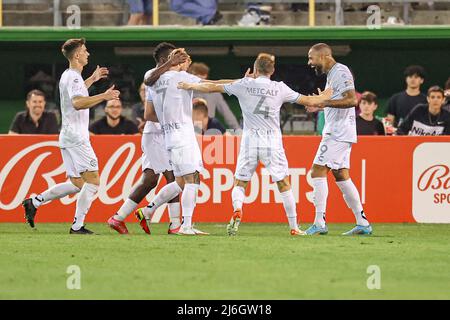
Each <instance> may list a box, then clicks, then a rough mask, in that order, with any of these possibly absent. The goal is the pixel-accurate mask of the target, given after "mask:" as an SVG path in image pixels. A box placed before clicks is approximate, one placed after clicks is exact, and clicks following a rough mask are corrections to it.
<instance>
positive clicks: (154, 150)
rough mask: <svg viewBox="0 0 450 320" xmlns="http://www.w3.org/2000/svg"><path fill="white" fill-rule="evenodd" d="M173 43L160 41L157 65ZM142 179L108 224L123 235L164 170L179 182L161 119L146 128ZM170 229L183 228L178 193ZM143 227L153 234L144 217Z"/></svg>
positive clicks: (177, 58)
mask: <svg viewBox="0 0 450 320" xmlns="http://www.w3.org/2000/svg"><path fill="white" fill-rule="evenodd" d="M175 49H176V48H175V46H174V45H173V44H170V43H167V42H162V43H160V44H158V45H157V46H156V48H155V51H154V52H153V57H154V59H155V62H156V64H157V67H159V66H161V65H163V64H164V63H166V62H168V61H169V54H170V53H171V52H172V51H173V50H175ZM185 60H186V58H183V56H180V55H172V57H171V60H170V61H169V63H171V64H173V65H178V64H180V62H183V61H185ZM153 70H154V69H152V70H149V71H147V73H146V74H145V76H144V80H145V79H147V78H148V77H149V75H150V74H151V73H152V72H153ZM145 90H146V95H148V90H149V89H148V87H147V86H146V87H145ZM148 111H149V110H148V106H145V113H144V118H145V119H146V120H147V119H149V118H150V116H149V115H148ZM141 145H142V152H143V153H142V178H141V180H140V181H139V183H138V184H137V185H136V187H135V188H134V189H133V191H132V192H131V194H130V195H129V196H128V199H126V200H125V201H124V203H123V204H122V206H121V207H120V209H119V211H117V213H116V214H115V215H114V216H112V217H111V218H109V220H108V225H109V226H110V227H111V228H112V229H114V230H116V231H117V232H119V233H120V234H128V229H127V227H126V225H125V222H124V220H125V219H126V217H128V216H129V215H130V214H131V213H132V212H133V211H134V210H136V207H137V206H138V204H139V203H140V202H141V201H142V200H143V199H144V198H145V196H146V195H147V194H148V193H149V192H150V191H151V190H152V189H154V188H155V187H156V186H157V184H158V180H159V176H160V174H161V173H162V174H163V175H164V177H165V178H166V181H167V183H171V182H174V181H175V176H174V175H173V170H172V166H171V164H170V163H169V155H168V152H167V150H166V147H165V143H164V135H163V132H162V129H161V125H160V124H159V123H158V122H154V121H150V120H147V121H146V122H145V127H144V131H143V133H142V142H141ZM168 207H169V219H170V225H169V231H168V234H175V233H177V232H178V231H179V229H180V226H181V221H180V198H179V196H178V195H176V196H175V197H174V198H173V199H169V202H168ZM141 227H142V228H143V229H144V231H145V232H146V233H147V234H150V233H151V232H150V228H149V227H148V224H147V223H146V221H145V220H141Z"/></svg>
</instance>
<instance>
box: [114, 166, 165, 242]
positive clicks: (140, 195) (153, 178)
mask: <svg viewBox="0 0 450 320" xmlns="http://www.w3.org/2000/svg"><path fill="white" fill-rule="evenodd" d="M158 179H159V174H156V173H155V172H154V171H153V170H152V169H145V170H144V172H143V173H142V178H141V180H140V181H139V183H138V184H137V185H136V186H135V187H134V189H133V190H132V191H131V193H130V195H129V196H128V198H127V199H126V200H125V201H124V203H123V204H122V206H121V207H120V209H119V210H118V211H117V213H116V214H115V215H114V216H112V217H111V218H109V220H108V225H109V226H110V227H111V228H112V229H114V230H116V231H117V232H118V233H120V234H128V229H127V227H126V225H125V222H124V220H125V219H126V218H127V217H128V216H129V215H130V214H131V213H132V212H133V211H134V210H136V208H137V206H138V204H139V203H140V202H141V201H142V200H143V199H144V198H145V197H146V196H147V194H148V193H149V192H150V191H152V190H153V189H154V188H155V187H156V185H157V183H158ZM143 224H144V225H143ZM143 224H142V222H141V227H142V228H143V229H144V231H145V232H146V233H148V234H150V229H149V227H148V225H147V223H145V220H144V221H143Z"/></svg>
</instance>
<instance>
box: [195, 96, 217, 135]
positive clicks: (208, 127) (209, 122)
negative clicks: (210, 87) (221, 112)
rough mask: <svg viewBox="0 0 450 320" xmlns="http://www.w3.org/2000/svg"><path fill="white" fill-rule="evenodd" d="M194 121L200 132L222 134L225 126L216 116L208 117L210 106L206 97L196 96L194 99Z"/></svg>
mask: <svg viewBox="0 0 450 320" xmlns="http://www.w3.org/2000/svg"><path fill="white" fill-rule="evenodd" d="M192 104H193V106H192V121H194V127H195V129H196V132H197V133H198V134H200V133H201V134H206V135H221V134H224V133H225V128H224V127H223V126H222V124H221V123H220V121H219V120H217V119H216V118H210V117H208V106H207V102H206V100H205V99H202V98H195V99H194V100H193V101H192Z"/></svg>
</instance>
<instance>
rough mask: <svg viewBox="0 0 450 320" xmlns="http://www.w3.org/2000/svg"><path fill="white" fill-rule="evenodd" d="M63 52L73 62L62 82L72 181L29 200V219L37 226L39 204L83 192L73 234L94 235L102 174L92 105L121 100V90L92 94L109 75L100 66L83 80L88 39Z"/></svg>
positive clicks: (65, 151)
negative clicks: (90, 217) (91, 215)
mask: <svg viewBox="0 0 450 320" xmlns="http://www.w3.org/2000/svg"><path fill="white" fill-rule="evenodd" d="M61 51H62V54H63V55H64V57H66V59H67V60H68V61H69V69H67V70H66V71H64V73H63V74H62V76H61V79H60V81H59V92H60V97H61V114H62V126H61V132H60V134H59V146H60V148H61V154H62V158H63V162H64V166H65V167H66V173H67V176H68V177H69V179H70V182H65V183H59V184H57V185H54V186H53V187H51V188H50V189H48V190H46V191H45V192H43V193H41V194H39V195H37V196H35V197H33V198H28V199H25V200H24V201H23V206H24V208H25V218H26V220H27V221H28V223H29V224H30V226H31V227H34V218H35V215H36V211H37V208H39V206H41V205H42V204H43V203H45V202H48V201H51V200H54V199H59V198H62V197H65V196H67V195H70V194H74V193H78V192H79V193H80V194H79V196H78V200H77V204H76V211H75V220H74V222H73V224H72V227H71V228H70V233H71V234H92V233H93V232H92V231H90V230H88V229H86V228H85V227H84V218H85V217H86V214H87V212H88V210H89V208H90V206H91V203H92V201H93V199H94V196H95V194H96V192H97V190H98V186H99V174H98V161H97V156H96V155H95V153H94V150H93V149H92V146H91V143H90V141H89V129H88V126H89V108H91V107H94V106H96V105H98V104H99V103H101V102H103V101H109V100H116V99H119V95H120V92H119V91H118V90H114V86H112V87H111V88H109V89H108V90H106V91H105V92H104V93H101V94H98V95H95V96H92V97H90V96H89V93H88V88H89V87H90V86H91V85H92V84H93V83H94V82H96V81H98V80H100V79H102V78H106V77H107V75H108V69H106V68H100V67H99V66H97V69H96V70H95V71H94V73H93V74H92V76H91V77H89V78H88V79H86V80H83V78H82V77H81V72H82V71H83V68H84V66H86V65H87V64H88V58H89V52H88V51H87V48H86V42H85V39H70V40H67V41H66V42H65V43H64V44H63V46H62V48H61Z"/></svg>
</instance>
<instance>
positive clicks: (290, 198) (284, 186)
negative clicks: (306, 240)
mask: <svg viewBox="0 0 450 320" xmlns="http://www.w3.org/2000/svg"><path fill="white" fill-rule="evenodd" d="M277 187H278V191H280V195H281V198H282V199H283V206H284V210H285V212H286V217H287V219H288V222H289V227H290V228H291V235H293V236H303V235H306V233H305V232H304V231H302V230H300V228H299V227H298V223H297V209H296V204H295V198H294V194H293V193H292V189H291V184H290V182H289V177H288V176H287V177H285V178H284V179H283V180H281V181H277Z"/></svg>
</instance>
